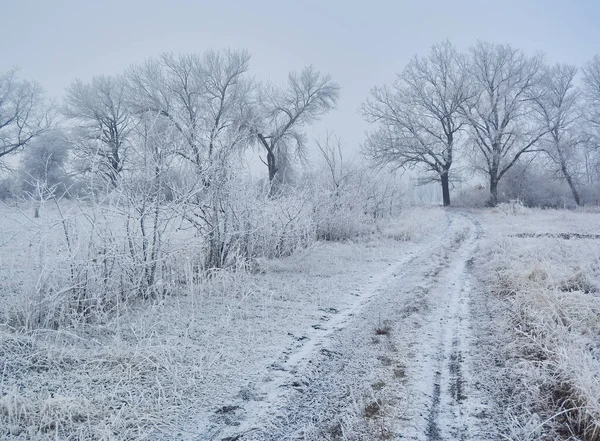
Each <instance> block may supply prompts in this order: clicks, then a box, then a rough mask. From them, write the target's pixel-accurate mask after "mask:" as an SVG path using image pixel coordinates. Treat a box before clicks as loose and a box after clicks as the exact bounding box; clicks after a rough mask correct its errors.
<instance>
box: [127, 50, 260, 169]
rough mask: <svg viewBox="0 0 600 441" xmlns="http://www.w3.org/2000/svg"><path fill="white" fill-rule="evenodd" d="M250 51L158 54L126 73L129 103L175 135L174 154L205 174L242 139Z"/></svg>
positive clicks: (242, 142)
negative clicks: (129, 86)
mask: <svg viewBox="0 0 600 441" xmlns="http://www.w3.org/2000/svg"><path fill="white" fill-rule="evenodd" d="M249 60H250V55H249V54H248V53H247V52H246V51H224V52H215V51H209V52H206V53H205V54H204V55H197V54H182V55H173V54H164V55H162V56H161V57H160V58H158V59H156V60H154V59H153V60H149V61H148V62H146V63H145V64H143V65H141V66H134V67H132V68H131V69H130V70H129V72H128V77H129V78H130V81H131V86H132V95H131V98H132V100H131V105H132V108H133V109H135V111H136V113H138V114H154V115H156V116H158V117H160V118H162V119H164V120H165V121H167V122H168V123H169V124H171V125H172V126H173V128H174V130H175V131H176V132H177V133H178V134H179V139H178V140H177V142H176V144H177V145H176V146H174V153H175V154H176V155H178V156H179V157H180V158H182V159H184V160H185V161H186V162H189V163H190V164H193V165H194V167H196V169H197V171H198V173H200V174H206V173H207V172H208V170H209V169H210V168H211V167H212V165H213V163H214V161H216V160H217V159H218V157H219V156H220V155H222V154H223V153H225V151H227V152H233V151H239V149H243V148H244V147H245V142H246V141H248V137H249V135H248V132H249V126H250V123H249V118H251V114H252V112H251V107H250V91H251V84H252V83H251V81H250V80H249V78H247V75H246V73H247V71H248V63H249Z"/></svg>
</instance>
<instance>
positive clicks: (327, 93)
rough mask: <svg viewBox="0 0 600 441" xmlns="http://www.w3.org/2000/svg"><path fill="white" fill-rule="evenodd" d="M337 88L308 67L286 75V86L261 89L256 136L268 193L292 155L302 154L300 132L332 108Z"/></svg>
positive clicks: (303, 139)
mask: <svg viewBox="0 0 600 441" xmlns="http://www.w3.org/2000/svg"><path fill="white" fill-rule="evenodd" d="M339 90H340V88H339V86H338V85H337V83H335V82H333V80H332V79H331V76H330V75H325V74H322V73H320V72H318V71H316V70H315V69H314V67H312V66H308V67H305V68H304V69H303V70H302V72H300V73H299V74H298V73H296V72H292V73H290V74H289V75H288V80H287V85H286V86H285V87H283V88H277V87H274V86H272V85H267V86H265V87H264V88H263V89H262V91H261V95H260V100H259V106H260V116H261V119H260V122H259V123H258V125H257V128H256V136H257V137H258V140H259V142H260V145H261V146H262V147H264V149H265V152H266V162H264V161H263V162H264V163H265V164H266V166H267V169H268V172H269V182H270V183H271V190H272V192H276V191H277V181H278V182H281V181H282V180H283V179H284V178H285V166H286V164H290V163H291V156H292V155H293V154H294V153H295V154H298V155H303V154H304V153H305V148H306V136H305V134H304V132H303V129H304V128H305V127H306V126H307V125H310V124H312V123H314V122H315V121H317V120H318V119H319V118H320V117H321V116H323V115H325V114H326V113H327V112H329V111H330V110H332V109H334V108H335V105H336V103H337V100H338V97H339Z"/></svg>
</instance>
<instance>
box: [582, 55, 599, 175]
mask: <svg viewBox="0 0 600 441" xmlns="http://www.w3.org/2000/svg"><path fill="white" fill-rule="evenodd" d="M583 98H584V100H585V103H584V109H585V112H584V117H585V122H586V124H585V127H584V130H585V133H586V134H587V135H588V138H587V143H586V146H585V150H586V151H585V165H586V174H587V177H588V182H589V183H590V184H592V183H594V182H596V181H597V180H598V175H599V170H600V55H596V56H594V58H593V59H592V60H591V61H590V62H588V63H587V64H586V65H585V66H584V68H583Z"/></svg>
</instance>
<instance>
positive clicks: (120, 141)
mask: <svg viewBox="0 0 600 441" xmlns="http://www.w3.org/2000/svg"><path fill="white" fill-rule="evenodd" d="M63 113H64V115H65V116H66V117H68V118H70V119H72V120H73V121H74V124H75V127H74V130H73V135H74V136H73V141H74V142H73V144H74V149H73V151H74V153H75V154H76V155H77V157H78V158H79V159H80V161H81V162H82V163H83V165H82V167H83V169H84V170H85V171H91V170H94V169H97V170H98V171H99V172H100V173H101V175H102V176H103V177H104V178H105V179H106V180H107V181H108V182H109V183H110V184H111V186H112V187H116V186H117V185H118V183H119V175H120V173H121V172H122V171H123V167H124V165H125V163H126V156H127V149H128V147H129V141H130V140H129V138H130V134H131V131H132V130H133V127H134V121H133V119H132V116H131V112H130V110H129V108H128V106H127V84H126V81H125V78H123V77H110V76H98V77H94V78H92V81H91V82H90V83H83V82H82V81H79V80H77V81H75V82H74V83H73V84H72V85H71V86H69V88H68V89H67V94H66V98H65V105H64V107H63Z"/></svg>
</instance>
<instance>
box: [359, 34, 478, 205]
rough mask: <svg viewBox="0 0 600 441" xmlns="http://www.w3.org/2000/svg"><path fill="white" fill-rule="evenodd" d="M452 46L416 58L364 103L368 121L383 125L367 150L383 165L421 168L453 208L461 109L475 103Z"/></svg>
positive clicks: (371, 136)
mask: <svg viewBox="0 0 600 441" xmlns="http://www.w3.org/2000/svg"><path fill="white" fill-rule="evenodd" d="M462 58H463V57H461V56H460V55H459V54H458V53H457V51H456V49H455V48H454V46H452V44H451V43H450V42H449V41H446V42H444V43H441V44H438V45H434V46H433V47H432V48H431V52H430V54H429V55H428V56H427V57H418V56H415V57H414V58H413V59H412V61H411V62H410V63H409V64H408V65H407V66H406V68H405V69H404V71H403V72H402V73H401V74H400V75H398V78H397V79H396V81H395V82H394V84H393V85H392V86H391V87H388V86H384V87H376V88H374V89H373V91H372V92H371V97H370V98H369V99H367V101H366V102H365V103H363V105H362V107H361V111H362V114H363V116H364V117H365V119H366V120H367V121H368V122H370V123H372V124H377V125H378V128H377V129H376V130H375V131H373V132H371V133H369V134H368V136H367V141H366V142H365V144H364V145H363V151H364V153H365V154H366V155H367V156H368V157H370V158H372V159H374V160H375V161H376V162H378V163H380V164H390V163H391V164H394V165H395V166H397V167H401V168H415V167H417V168H419V169H421V170H423V171H425V172H426V173H429V176H428V177H427V178H426V179H425V180H426V181H430V180H437V181H440V182H441V185H442V195H443V202H444V206H449V205H450V185H449V182H450V181H449V178H450V168H451V167H452V162H453V160H454V150H455V148H456V145H457V141H458V137H459V134H460V132H461V131H462V129H463V125H464V122H463V120H462V119H461V117H460V114H459V111H460V108H461V106H462V105H463V104H464V103H465V101H466V100H467V99H468V98H469V89H468V87H467V77H466V71H465V68H464V60H463V59H462Z"/></svg>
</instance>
